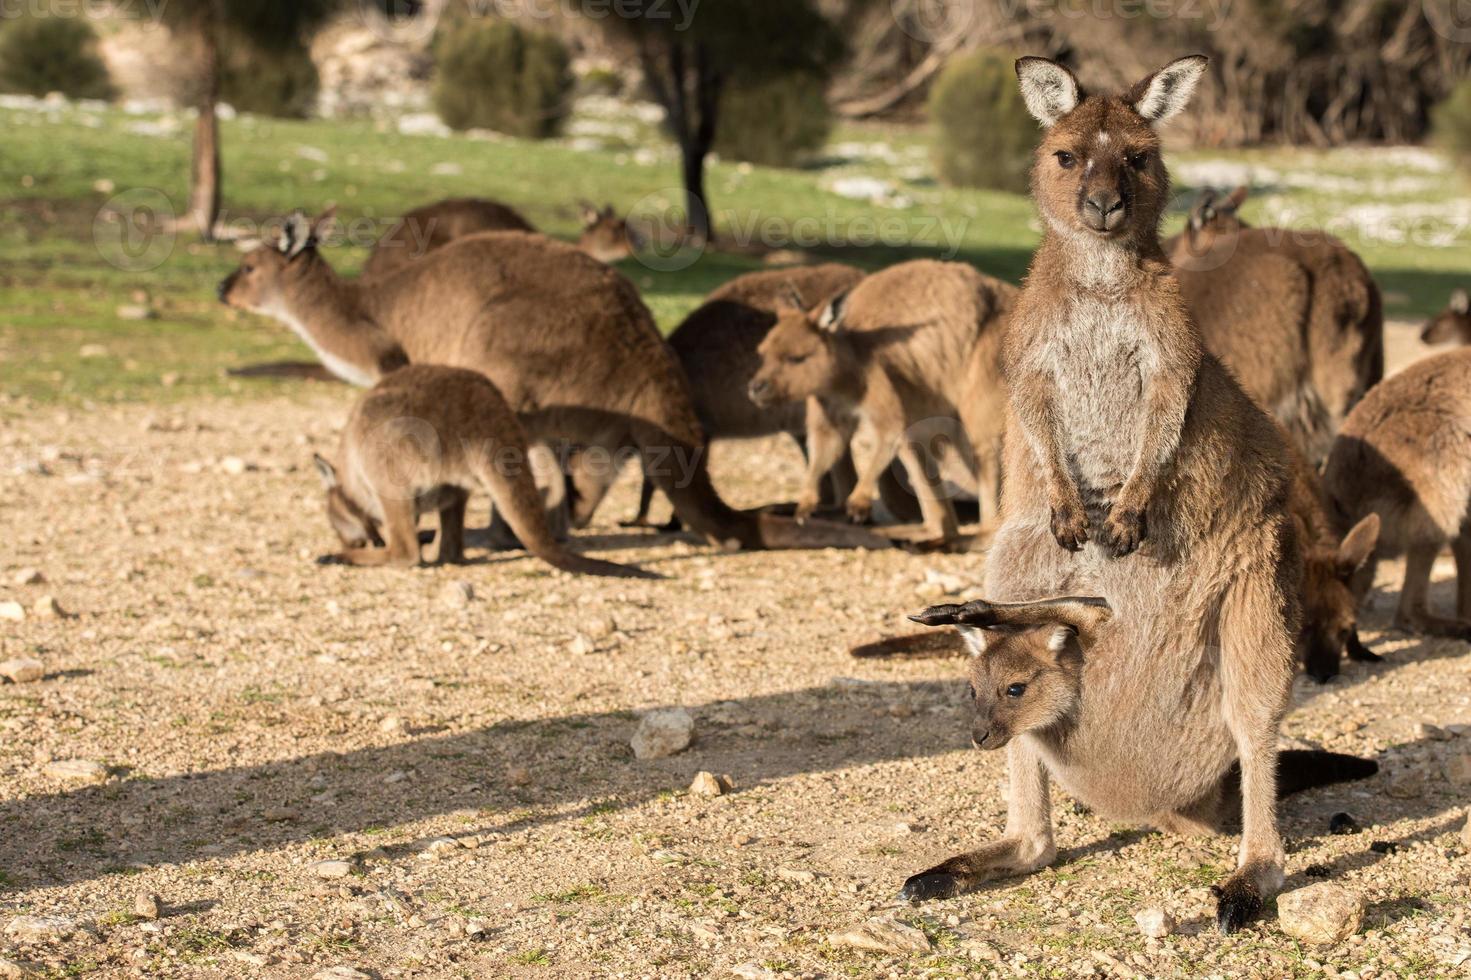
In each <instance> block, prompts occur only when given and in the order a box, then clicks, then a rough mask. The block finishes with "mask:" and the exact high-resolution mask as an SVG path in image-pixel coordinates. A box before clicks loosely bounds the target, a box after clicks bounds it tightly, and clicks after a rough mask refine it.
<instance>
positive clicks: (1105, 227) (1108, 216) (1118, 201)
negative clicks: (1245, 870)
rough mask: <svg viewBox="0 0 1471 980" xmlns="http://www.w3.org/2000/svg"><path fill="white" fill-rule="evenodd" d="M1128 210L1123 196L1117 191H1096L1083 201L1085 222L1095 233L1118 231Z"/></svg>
mask: <svg viewBox="0 0 1471 980" xmlns="http://www.w3.org/2000/svg"><path fill="white" fill-rule="evenodd" d="M1126 210H1127V209H1126V208H1125V207H1124V197H1123V195H1122V194H1120V193H1119V192H1118V191H1115V190H1102V191H1094V192H1093V193H1091V194H1089V195H1088V196H1087V197H1085V198H1084V199H1083V221H1084V223H1086V224H1087V225H1088V227H1089V228H1092V229H1093V230H1094V231H1102V232H1110V231H1114V230H1116V229H1117V228H1118V227H1119V226H1120V225H1122V224H1123V223H1124V215H1125V211H1126Z"/></svg>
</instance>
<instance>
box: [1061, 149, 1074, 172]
mask: <svg viewBox="0 0 1471 980" xmlns="http://www.w3.org/2000/svg"><path fill="white" fill-rule="evenodd" d="M1056 156H1057V162H1058V165H1059V166H1061V167H1062V169H1064V170H1071V169H1073V164H1075V163H1077V162H1078V158H1077V157H1075V156H1073V155H1072V154H1071V153H1069V152H1068V151H1067V150H1058V151H1057V153H1056Z"/></svg>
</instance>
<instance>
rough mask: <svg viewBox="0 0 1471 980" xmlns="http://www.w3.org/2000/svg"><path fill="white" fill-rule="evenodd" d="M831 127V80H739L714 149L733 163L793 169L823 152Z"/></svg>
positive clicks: (724, 105)
mask: <svg viewBox="0 0 1471 980" xmlns="http://www.w3.org/2000/svg"><path fill="white" fill-rule="evenodd" d="M832 126H833V117H832V112H831V110H829V108H828V104H827V83H826V79H824V78H823V77H822V76H821V75H819V74H817V73H815V72H796V73H792V74H786V75H776V76H770V77H767V78H763V79H760V80H752V81H740V82H735V83H733V84H730V85H728V86H726V88H725V91H724V92H723V93H722V94H721V97H720V115H719V124H718V128H717V131H716V137H715V151H716V152H717V153H719V154H720V155H721V156H722V157H727V158H729V159H732V160H747V161H750V162H751V163H760V164H765V165H766V166H770V167H789V166H791V165H792V164H794V163H796V162H797V161H798V160H799V159H800V158H801V157H802V156H804V155H806V154H808V153H812V152H814V151H816V150H820V149H822V147H823V145H824V144H826V143H827V137H828V134H829V133H830V132H832Z"/></svg>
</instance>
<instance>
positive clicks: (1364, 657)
mask: <svg viewBox="0 0 1471 980" xmlns="http://www.w3.org/2000/svg"><path fill="white" fill-rule="evenodd" d="M1348 659H1350V660H1356V661H1358V662H1359V663H1361V664H1378V663H1383V662H1384V658H1383V657H1381V656H1379V654H1377V653H1375V652H1374V651H1373V650H1370V649H1369V648H1368V647H1366V646H1364V641H1363V640H1361V639H1359V634H1358V632H1357V631H1355V632H1353V633H1351V634H1349V638H1348Z"/></svg>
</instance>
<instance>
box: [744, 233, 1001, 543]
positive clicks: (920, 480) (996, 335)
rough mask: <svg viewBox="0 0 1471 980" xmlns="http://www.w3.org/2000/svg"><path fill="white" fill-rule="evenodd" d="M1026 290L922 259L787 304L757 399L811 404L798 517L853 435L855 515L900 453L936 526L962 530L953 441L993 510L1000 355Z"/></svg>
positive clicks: (771, 337) (868, 504) (763, 352)
mask: <svg viewBox="0 0 1471 980" xmlns="http://www.w3.org/2000/svg"><path fill="white" fill-rule="evenodd" d="M1015 294H1016V289H1015V287H1013V286H1010V285H1008V284H1006V283H1003V282H1001V281H999V280H996V279H992V278H990V277H989V276H984V275H982V274H981V273H979V272H977V271H976V270H975V269H973V268H971V267H970V266H968V265H963V264H961V263H954V262H933V261H928V260H921V261H915V262H906V263H903V264H901V265H897V266H892V267H890V268H888V269H885V270H883V271H882V272H877V273H874V274H873V275H871V276H868V277H867V278H865V279H864V280H863V281H862V282H861V283H859V284H858V285H857V286H856V287H854V288H853V290H852V292H851V293H850V294H848V295H847V296H845V297H842V298H841V299H839V300H834V301H833V302H831V303H827V304H820V305H818V306H816V307H815V308H812V309H808V310H804V309H801V308H798V307H797V306H796V305H789V306H787V307H786V308H785V309H783V310H782V311H781V313H780V314H779V315H778V318H777V323H776V326H775V327H773V328H772V330H771V332H770V333H769V334H768V335H767V336H766V339H765V340H764V341H762V343H761V347H760V350H759V354H760V358H761V367H760V369H759V370H758V371H757V372H756V373H755V375H754V377H753V378H752V380H751V397H752V399H753V400H754V401H756V402H757V404H758V405H778V404H797V403H800V402H802V401H804V400H805V401H806V403H807V443H808V470H807V481H806V487H805V489H804V491H803V495H802V498H801V500H800V501H799V504H798V514H799V516H800V515H804V514H809V513H811V512H812V511H813V510H814V509H815V508H816V506H817V503H818V500H819V495H820V481H821V479H822V477H823V476H824V475H825V474H826V473H827V472H828V470H829V469H831V468H832V466H833V464H834V463H836V462H837V461H838V459H839V458H841V456H842V453H843V451H844V450H845V449H847V448H848V447H849V445H850V444H851V445H852V448H853V452H854V458H855V461H856V462H857V467H858V483H857V485H856V486H855V487H854V488H853V492H852V494H850V495H849V497H848V503H847V506H848V512H849V514H850V515H851V516H852V517H853V518H854V519H855V520H864V519H866V518H867V516H868V513H869V510H870V509H871V508H872V506H873V501H874V498H875V496H876V494H877V491H878V480H879V478H880V477H881V476H882V474H883V472H884V471H885V470H886V469H887V468H888V466H889V464H890V463H891V462H892V461H893V459H894V458H895V456H896V455H897V456H898V457H899V458H900V459H901V460H902V461H903V463H904V465H905V468H906V469H907V470H908V473H909V478H910V483H911V484H912V485H913V486H914V488H915V490H916V492H917V493H918V495H919V500H920V508H921V510H922V512H923V514H924V520H925V524H926V526H927V527H928V528H929V530H930V531H931V532H932V533H935V534H937V535H938V536H939V537H941V538H942V539H951V538H954V537H955V536H956V534H957V532H958V526H957V521H956V517H955V510H954V507H953V505H952V503H951V501H950V500H949V499H948V498H947V497H946V496H945V494H944V492H943V491H942V489H941V487H940V485H939V479H938V463H939V451H938V449H939V447H938V445H937V444H938V443H944V444H947V445H949V446H951V447H953V448H954V450H955V451H957V452H959V453H960V454H961V456H962V458H963V459H966V460H967V468H968V469H969V470H970V472H971V476H972V479H973V480H975V481H976V483H977V484H978V487H979V489H980V493H981V498H982V511H983V514H984V516H986V517H988V518H992V519H994V517H995V516H996V494H995V488H996V486H997V485H998V482H999V474H998V467H999V458H998V457H999V449H1000V438H1001V436H1000V433H1001V426H1002V424H1003V422H1002V414H1001V412H1000V410H999V409H1000V406H1001V404H1002V402H1003V400H1004V396H1003V395H1002V393H1001V392H1002V387H1003V384H1002V380H1001V374H1000V371H999V366H998V357H997V355H998V350H999V346H1000V337H1001V332H1002V323H1003V321H1004V318H1005V316H1006V312H1007V310H1008V309H1009V307H1010V305H1011V303H1012V300H1013V298H1014V296H1015ZM957 365H964V366H965V367H964V368H963V369H961V370H957V367H956V366H957ZM947 421H960V422H962V423H964V424H963V425H960V426H956V425H953V424H948V425H947V424H946V422H947Z"/></svg>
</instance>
